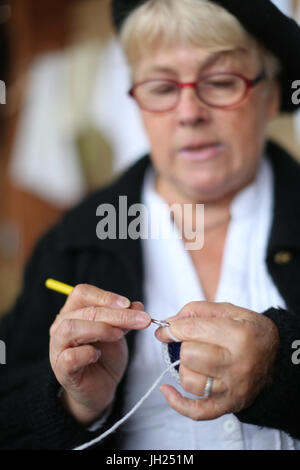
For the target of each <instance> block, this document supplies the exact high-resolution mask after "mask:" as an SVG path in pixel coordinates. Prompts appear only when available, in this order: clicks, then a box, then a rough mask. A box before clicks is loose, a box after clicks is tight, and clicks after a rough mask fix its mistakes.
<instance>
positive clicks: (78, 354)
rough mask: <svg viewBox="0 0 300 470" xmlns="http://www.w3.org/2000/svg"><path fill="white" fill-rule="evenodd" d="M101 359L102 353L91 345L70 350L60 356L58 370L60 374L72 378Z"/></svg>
mask: <svg viewBox="0 0 300 470" xmlns="http://www.w3.org/2000/svg"><path fill="white" fill-rule="evenodd" d="M100 357H101V351H100V350H99V349H96V348H95V347H94V346H92V345H90V344H86V345H83V346H78V347H76V348H69V349H65V350H64V351H62V353H61V354H60V356H59V359H58V361H57V364H56V368H57V369H58V373H60V374H62V375H63V376H65V377H69V378H70V377H72V376H74V375H76V374H78V372H79V371H81V370H82V369H84V368H85V367H87V366H89V365H91V364H95V363H96V362H98V360H99V358H100Z"/></svg>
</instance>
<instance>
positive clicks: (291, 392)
mask: <svg viewBox="0 0 300 470" xmlns="http://www.w3.org/2000/svg"><path fill="white" fill-rule="evenodd" d="M264 315H266V316H267V317H268V318H270V319H271V320H272V321H273V322H274V323H275V324H276V326H277V328H278V331H279V339H280V346H279V349H278V353H277V357H276V360H275V365H274V369H273V375H272V381H271V382H270V384H269V385H267V386H266V387H265V388H264V389H263V390H262V391H261V393H260V394H259V395H258V396H257V397H256V399H255V400H254V402H253V403H252V404H251V405H250V406H249V407H248V408H246V409H244V410H242V411H240V412H239V413H236V416H237V417H238V418H239V420H240V421H242V422H244V423H249V424H256V425H258V426H265V427H270V428H276V429H280V430H283V431H285V432H287V433H288V434H290V435H291V436H292V437H294V438H296V439H300V421H299V416H300V402H299V396H300V364H297V363H296V362H298V361H293V360H292V355H293V353H294V352H295V350H294V349H292V345H293V343H294V341H296V340H298V341H299V340H300V315H299V314H294V313H291V312H287V311H285V310H282V309H275V308H271V309H269V310H267V311H266V312H264Z"/></svg>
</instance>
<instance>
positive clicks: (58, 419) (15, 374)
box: [0, 143, 300, 449]
mask: <svg viewBox="0 0 300 470" xmlns="http://www.w3.org/2000/svg"><path fill="white" fill-rule="evenodd" d="M267 151H268V154H269V155H270V158H271V162H272V165H273V168H274V173H275V209H274V218H273V225H272V231H271V235H270V239H269V244H268V250H267V257H266V263H267V266H268V270H269V272H270V274H271V276H272V278H273V280H274V282H275V284H276V285H277V287H278V289H279V291H280V293H281V295H282V296H283V298H284V299H285V301H286V304H287V311H284V310H278V309H276V308H272V309H270V310H268V311H267V312H264V315H267V316H268V317H269V318H271V319H272V320H273V321H274V322H275V323H276V325H277V327H278V329H279V334H280V348H279V352H278V356H277V359H276V364H275V370H274V379H273V382H272V384H270V385H269V386H268V387H265V388H264V389H263V391H262V392H261V393H260V395H259V396H258V397H257V398H256V400H255V401H254V403H253V404H252V405H251V406H250V407H249V408H247V409H245V410H243V411H242V412H240V413H237V417H238V418H239V419H240V420H241V421H243V422H246V423H251V424H256V425H259V426H268V427H273V428H277V429H281V430H284V431H286V432H288V433H289V434H291V435H292V436H294V437H296V438H298V439H300V401H299V396H300V365H294V364H293V363H292V360H291V356H292V353H293V352H294V351H293V350H292V348H291V345H292V343H293V341H294V340H297V339H299V340H300V282H299V281H300V190H299V188H300V166H299V165H298V163H296V162H295V161H294V160H293V159H292V158H291V157H289V156H288V155H287V154H286V153H285V152H284V151H283V150H282V149H280V148H279V147H278V146H276V145H275V144H272V143H269V144H268V150H267ZM149 164H150V160H149V157H144V158H143V159H141V160H139V161H138V162H137V163H136V164H135V165H133V166H132V167H131V168H130V169H129V170H128V171H127V172H126V173H125V174H124V175H123V176H121V178H120V179H118V180H117V181H116V182H115V183H114V184H113V185H111V186H109V187H107V188H105V189H102V190H101V191H98V192H96V193H94V194H92V195H91V196H89V197H88V198H87V199H86V200H85V201H83V203H81V204H80V205H79V206H78V207H76V208H75V209H74V210H72V211H70V212H69V213H68V214H67V215H66V216H65V217H64V218H63V219H62V221H61V222H60V223H59V224H57V225H56V226H55V227H54V228H53V229H52V230H51V231H50V232H48V233H47V234H46V235H45V236H44V237H43V238H42V240H41V241H40V242H39V244H38V245H37V247H36V250H35V252H34V254H33V256H32V259H31V260H30V262H29V263H28V265H27V267H26V270H25V275H24V285H23V289H22V292H21V295H20V296H19V298H18V300H17V302H16V305H15V306H14V308H13V309H12V311H11V312H10V314H9V315H6V316H5V317H4V318H3V319H2V321H1V323H0V339H1V340H3V341H5V343H6V348H7V349H6V352H7V358H6V362H7V363H6V365H0V375H1V378H0V448H2V449H12V448H16V449H21V448H26V449H68V448H72V447H74V446H75V445H78V444H80V443H83V442H85V441H88V440H91V439H92V438H94V437H95V436H96V435H97V434H100V433H101V432H103V429H102V430H101V431H100V432H97V433H96V432H92V433H91V432H89V431H87V430H85V429H84V428H83V427H82V426H81V425H79V424H78V423H77V422H76V421H75V420H74V419H73V418H72V417H71V416H70V415H69V414H68V413H67V412H66V411H65V410H64V408H63V406H62V405H61V404H60V402H59V400H58V399H57V392H58V390H59V384H58V383H57V381H56V379H55V376H54V374H53V373H52V370H51V367H50V363H49V351H48V350H49V327H50V325H51V324H52V322H53V320H54V318H55V316H56V315H57V313H58V311H59V309H60V308H61V307H62V305H63V304H64V302H65V297H64V296H63V295H61V294H58V293H55V292H52V291H48V290H47V289H46V288H45V287H44V282H45V280H46V279H47V278H49V277H51V278H55V279H57V280H60V281H63V282H66V283H68V284H71V285H76V284H78V283H89V284H93V285H96V286H100V287H102V288H104V289H107V290H110V291H114V292H117V293H119V294H123V295H125V296H127V297H129V298H130V299H131V300H132V301H134V300H143V289H142V286H143V261H142V251H141V243H140V240H131V239H128V240H105V241H100V240H99V239H98V238H97V236H96V225H97V222H98V221H99V218H97V217H96V209H97V207H98V205H99V204H101V203H110V204H113V205H115V207H116V208H118V198H119V196H120V195H126V196H127V197H128V206H130V205H131V204H133V203H137V202H140V198H141V188H142V183H143V175H144V172H145V169H146V168H147V166H148V165H149ZM129 222H130V218H129ZM133 339H134V333H133V332H132V333H130V334H129V335H127V340H128V344H129V350H130V354H133V353H134V341H133ZM125 380H126V376H125V378H124V380H123V381H122V383H121V384H120V386H119V388H118V394H117V397H116V400H115V406H114V410H113V412H112V414H111V416H110V418H109V420H108V422H107V424H106V426H105V428H104V429H107V428H108V427H110V426H111V425H112V424H113V423H114V422H115V421H117V420H118V419H119V418H120V417H121V416H123V414H122V387H123V384H124V381H125ZM119 436H120V433H119V432H116V433H114V434H113V435H112V437H108V438H107V439H105V440H104V443H103V444H101V446H103V447H104V448H105V449H118V442H119V441H118V439H119Z"/></svg>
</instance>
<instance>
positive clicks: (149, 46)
mask: <svg viewBox="0 0 300 470" xmlns="http://www.w3.org/2000/svg"><path fill="white" fill-rule="evenodd" d="M241 1H242V0H241ZM120 40H121V44H122V46H123V49H124V52H125V55H126V57H127V60H128V62H129V64H130V65H131V66H133V65H134V64H135V63H136V61H137V60H138V59H139V58H140V57H142V56H143V55H145V54H147V53H149V52H151V50H153V48H155V47H158V46H161V47H168V46H171V45H174V41H176V43H178V44H182V43H184V44H186V43H188V44H192V45H195V46H199V47H203V48H208V49H210V50H212V51H213V52H223V51H230V50H234V49H241V48H242V49H246V50H248V51H250V52H254V53H256V54H258V57H259V58H260V59H261V61H262V65H263V66H264V69H265V73H266V75H267V78H270V79H273V78H275V77H276V76H277V75H278V73H279V71H280V63H279V60H278V59H277V58H276V57H275V56H274V55H273V54H271V53H270V52H269V51H268V50H266V49H265V48H264V47H263V46H262V45H261V44H259V43H258V41H256V39H255V38H254V37H253V36H251V35H250V34H249V33H248V32H247V31H246V30H245V28H244V27H243V26H242V25H241V23H240V22H239V21H238V19H237V18H236V17H235V16H233V15H232V14H231V13H229V12H228V11H227V10H226V9H225V8H223V7H221V6H219V5H217V4H216V3H213V2H211V1H208V0H149V1H148V2H146V3H144V4H142V5H141V6H139V7H137V8H136V9H135V10H134V11H133V12H132V13H131V14H130V15H129V17H128V18H127V19H126V21H125V22H124V25H123V27H122V29H121V32H120Z"/></svg>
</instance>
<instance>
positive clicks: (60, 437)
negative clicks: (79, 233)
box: [0, 234, 105, 450]
mask: <svg viewBox="0 0 300 470" xmlns="http://www.w3.org/2000/svg"><path fill="white" fill-rule="evenodd" d="M52 238H53V235H51V234H49V235H47V236H46V237H45V238H44V239H43V240H42V241H41V242H40V243H39V245H38V247H37V249H36V250H35V253H34V255H33V257H32V259H31V261H30V262H29V264H28V266H27V268H26V270H25V276H24V285H23V289H22V293H21V295H20V297H19V299H18V301H17V302H16V305H15V306H14V308H13V309H12V311H11V312H10V313H9V314H7V315H5V316H4V317H3V319H2V320H1V323H0V339H1V340H2V341H3V342H4V344H5V346H6V364H2V365H0V448H1V449H35V450H37V449H70V448H73V447H75V446H76V445H79V444H81V443H83V442H85V441H89V440H91V439H93V438H94V437H95V436H96V435H98V434H99V433H100V432H99V431H98V432H90V431H88V430H87V429H85V428H83V427H82V426H81V425H80V424H79V423H78V422H77V421H76V420H75V419H73V417H72V416H71V415H70V414H69V413H68V412H67V411H66V410H65V409H64V407H63V405H62V404H61V403H60V401H59V398H58V391H59V388H60V385H59V383H58V382H57V380H56V378H55V375H54V373H53V372H52V369H51V366H50V361H49V352H48V349H49V327H50V325H51V323H52V322H53V320H54V318H55V316H56V315H57V314H58V312H59V308H60V307H61V306H62V304H63V303H64V301H65V299H64V298H63V296H60V295H59V294H55V293H52V292H51V293H50V292H47V291H46V289H45V288H44V282H45V279H46V278H47V277H52V276H57V278H58V279H62V280H64V281H66V282H72V281H74V279H71V277H70V276H71V274H70V272H72V273H74V270H75V265H74V264H72V263H71V260H70V259H66V258H64V259H62V258H63V256H65V255H63V254H61V253H57V252H56V250H55V249H54V248H53V243H52ZM74 275H75V276H76V273H75V274H74ZM103 430H105V427H104V429H103ZM103 430H102V431H103Z"/></svg>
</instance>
